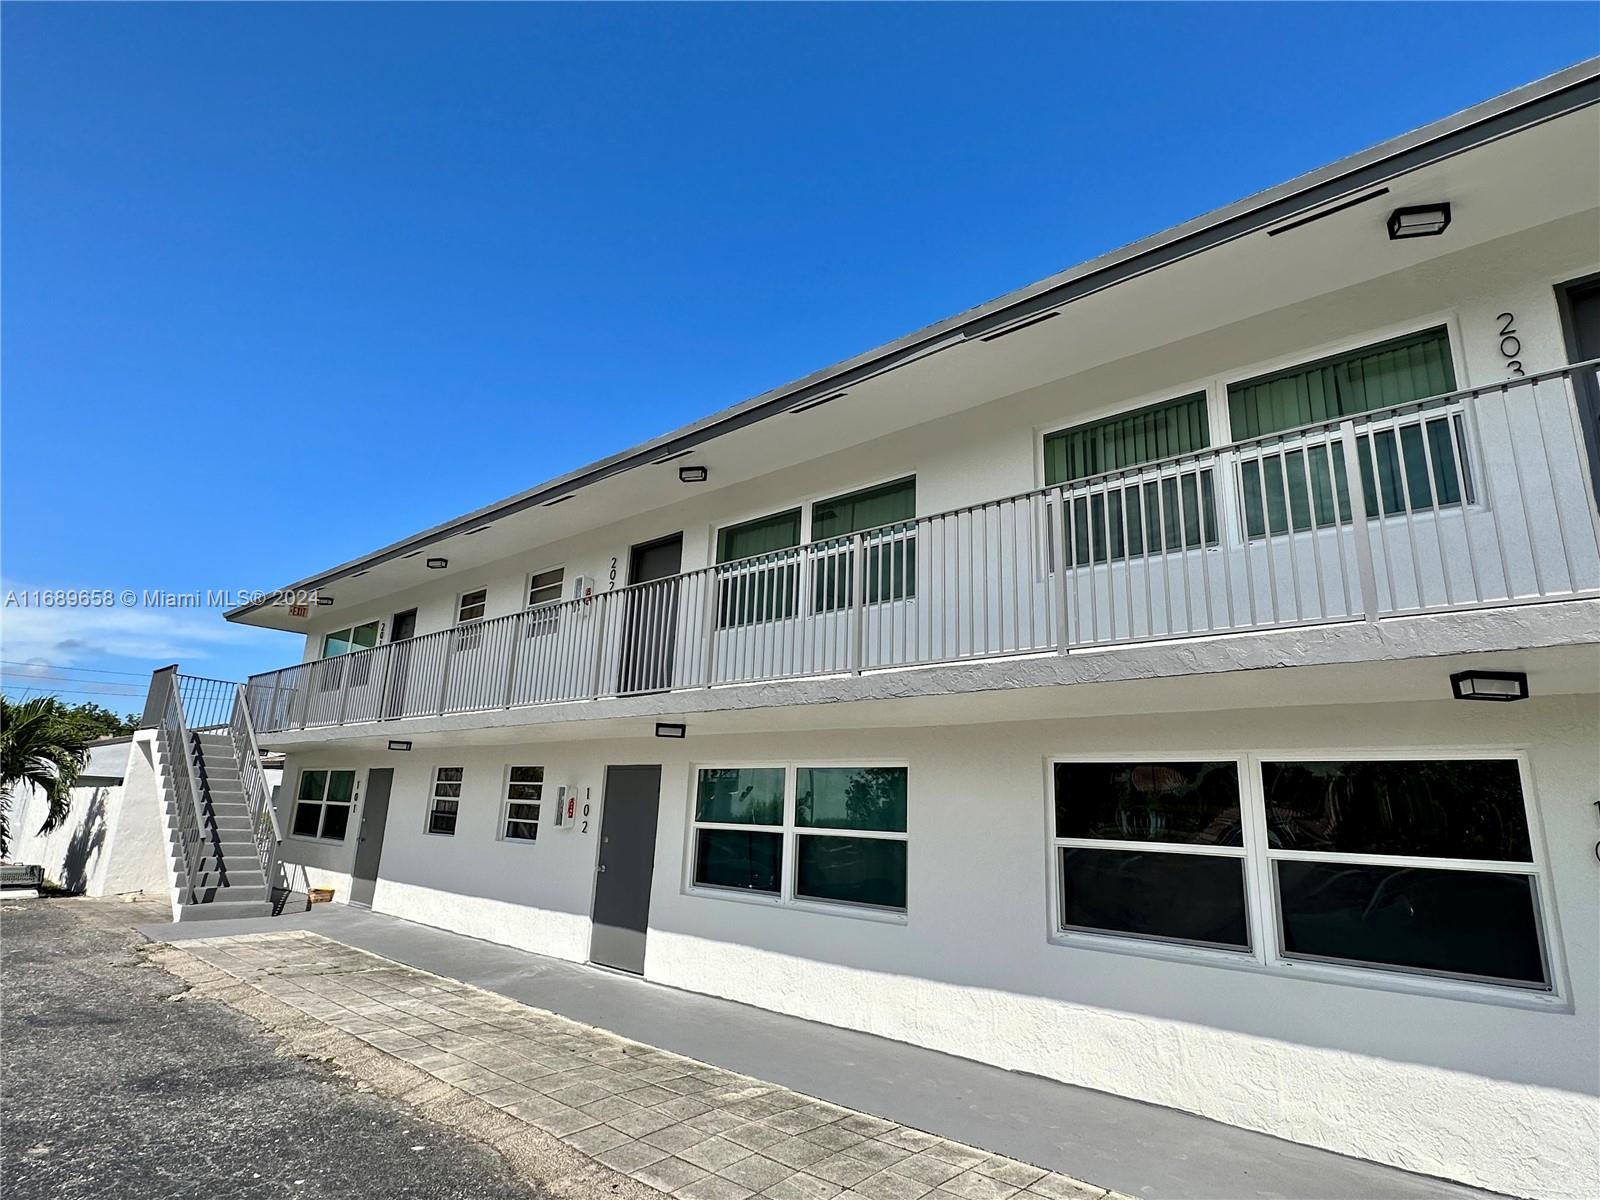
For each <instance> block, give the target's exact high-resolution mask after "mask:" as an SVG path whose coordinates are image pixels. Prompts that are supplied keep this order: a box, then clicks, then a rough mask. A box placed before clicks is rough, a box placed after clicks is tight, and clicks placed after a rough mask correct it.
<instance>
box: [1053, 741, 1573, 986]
mask: <svg viewBox="0 0 1600 1200" xmlns="http://www.w3.org/2000/svg"><path fill="white" fill-rule="evenodd" d="M1235 759H1237V760H1238V761H1240V763H1241V771H1240V776H1239V782H1240V804H1241V808H1240V813H1239V817H1240V823H1241V826H1242V828H1243V831H1244V840H1245V845H1246V849H1247V854H1246V857H1245V885H1246V888H1247V905H1246V907H1247V914H1248V918H1249V929H1250V939H1251V946H1252V950H1251V951H1250V952H1249V953H1242V952H1238V951H1230V950H1219V949H1214V948H1212V947H1208V946H1195V945H1190V944H1186V943H1175V942H1168V941H1162V940H1157V939H1154V938H1144V937H1139V936H1134V935H1119V934H1101V933H1090V932H1081V931H1077V930H1065V929H1063V928H1062V925H1061V893H1060V875H1059V866H1058V851H1057V844H1058V841H1060V840H1066V841H1075V839H1057V838H1056V836H1055V764H1056V763H1058V762H1065V763H1073V762H1101V763H1105V762H1151V763H1159V762H1227V761H1232V760H1235ZM1451 759H1464V760H1472V761H1483V760H1490V759H1498V760H1510V761H1514V762H1516V763H1517V766H1518V777H1519V781H1520V784H1521V787H1522V802H1523V810H1524V813H1525V815H1526V818H1527V822H1528V842H1529V846H1530V849H1531V851H1532V862H1531V863H1512V864H1503V863H1499V862H1490V861H1483V862H1475V861H1473V860H1465V859H1430V858H1420V857H1407V856H1402V855H1341V854H1327V853H1323V852H1312V851H1280V850H1271V851H1269V848H1268V846H1267V830H1266V806H1265V797H1264V795H1263V790H1262V778H1261V765H1262V764H1263V763H1265V762H1340V761H1360V760H1384V761H1413V762H1415V761H1446V760H1451ZM1044 821H1045V834H1046V837H1045V844H1046V847H1047V849H1046V862H1045V869H1046V872H1047V876H1046V886H1047V888H1048V895H1049V897H1050V901H1049V904H1048V906H1047V908H1048V912H1047V914H1046V925H1047V928H1046V932H1045V940H1046V941H1047V942H1049V943H1050V944H1051V945H1054V946H1057V947H1060V948H1063V949H1068V950H1086V951H1092V952H1107V953H1116V954H1127V955H1132V956H1135V957H1140V958H1157V959H1165V960H1169V961H1177V962H1187V963H1194V964H1203V965H1207V966H1213V967H1222V968H1225V969H1232V970H1241V971H1246V972H1250V973H1254V974H1263V975H1270V976H1276V977H1278V978H1296V979H1307V980H1315V981H1318V982H1324V983H1330V984H1338V985H1344V986H1349V987H1358V988H1365V989H1368V990H1374V991H1389V992H1403V993H1407V994H1411V995H1425V996H1439V997H1445V998H1449V999H1455V1000H1463V1001H1469V1002H1475V1003H1483V1004H1490V1005H1494V1006H1498V1007H1508V1008H1527V1009H1536V1010H1539V1011H1560V1012H1572V1011H1573V1000H1572V991H1571V985H1570V981H1569V976H1568V970H1567V963H1566V954H1565V944H1564V941H1563V939H1562V936H1561V926H1560V921H1559V917H1558V913H1557V909H1556V904H1555V897H1554V888H1553V885H1552V882H1551V876H1550V857H1549V851H1548V848H1547V844H1546V839H1545V834H1544V826H1543V823H1542V821H1541V820H1540V815H1539V802H1538V795H1537V792H1536V790H1535V788H1534V780H1533V774H1532V771H1531V769H1530V766H1529V760H1528V753H1527V750H1526V748H1524V747H1518V746H1407V747H1392V746H1383V747H1371V746H1324V747H1313V748H1307V747H1304V746H1299V747H1294V748H1284V749H1270V750H1260V749H1255V750H1237V749H1230V750H1224V751H1216V752H1209V751H1205V750H1193V751H1189V752H1185V753H1163V754H1147V753H1144V752H1142V751H1140V750H1137V749H1130V750H1125V751H1121V752H1106V753H1097V754H1058V755H1051V756H1048V757H1046V759H1045V761H1044ZM1114 845H1115V844H1114V843H1108V846H1114ZM1138 846H1139V848H1140V849H1149V848H1150V847H1149V845H1148V844H1146V843H1142V842H1141V843H1138ZM1301 857H1307V858H1316V859H1321V860H1326V861H1331V862H1350V863H1354V864H1360V863H1362V862H1368V861H1370V862H1371V863H1372V864H1374V865H1379V866H1402V867H1403V866H1418V867H1428V866H1444V865H1448V866H1449V867H1450V868H1452V869H1476V870H1481V871H1504V870H1511V871H1514V872H1515V873H1518V874H1526V875H1529V876H1530V877H1532V879H1533V881H1534V898H1535V904H1534V911H1535V914H1536V918H1537V922H1538V932H1539V939H1540V950H1541V953H1542V954H1543V955H1544V958H1545V967H1546V971H1547V974H1548V976H1549V982H1550V986H1549V988H1548V989H1547V990H1545V989H1538V988H1535V987H1530V986H1525V985H1519V984H1516V983H1490V982H1478V981H1475V980H1472V979H1469V978H1463V977H1461V976H1459V975H1450V974H1443V973H1437V972H1429V971H1421V970H1416V969H1412V968H1406V967H1387V966H1382V965H1380V964H1361V965H1354V964H1346V963H1336V962H1331V961H1328V960H1325V959H1311V958H1294V957H1289V956H1287V955H1285V954H1284V953H1283V952H1282V949H1281V947H1282V944H1283V942H1282V934H1281V931H1280V928H1279V910H1278V905H1277V883H1276V878H1275V872H1274V871H1273V870H1272V867H1271V863H1272V861H1273V860H1275V859H1277V858H1301Z"/></svg>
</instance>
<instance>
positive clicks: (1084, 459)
mask: <svg viewBox="0 0 1600 1200" xmlns="http://www.w3.org/2000/svg"><path fill="white" fill-rule="evenodd" d="M1210 445H1211V429H1210V424H1209V418H1208V415H1207V411H1206V397H1205V393H1204V392H1197V393H1195V394H1194V395H1192V396H1184V397H1182V398H1180V399H1177V400H1169V401H1165V402H1163V403H1161V404H1152V405H1150V406H1148V407H1146V408H1140V409H1136V410H1134V411H1132V412H1126V413H1118V414H1117V415H1116V416H1113V417H1107V418H1105V419H1104V420H1100V421H1091V422H1089V423H1088V424H1086V425H1075V426H1073V427H1071V428H1070V429H1063V430H1061V431H1059V432H1057V433H1052V434H1050V435H1048V436H1047V437H1046V438H1045V439H1044V478H1045V483H1047V484H1049V485H1051V486H1055V485H1056V484H1063V485H1067V486H1066V487H1065V491H1066V492H1067V495H1068V509H1067V513H1066V516H1065V523H1066V530H1065V534H1066V546H1067V561H1068V563H1069V564H1071V565H1072V566H1083V565H1086V564H1088V563H1096V562H1099V563H1103V562H1107V561H1116V560H1118V559H1122V558H1127V557H1130V556H1133V557H1137V556H1142V555H1145V554H1159V553H1162V552H1163V551H1167V550H1181V549H1183V548H1185V547H1196V546H1206V545H1213V544H1215V543H1216V541H1217V499H1216V490H1215V485H1214V483H1213V480H1212V473H1211V469H1210V468H1209V467H1200V468H1194V467H1191V468H1189V469H1183V468H1181V467H1180V468H1179V469H1177V470H1173V471H1170V472H1166V473H1160V472H1157V471H1149V472H1139V471H1136V470H1135V468H1138V467H1141V466H1143V465H1145V464H1146V463H1153V462H1157V461H1159V460H1161V459H1167V458H1174V457H1177V456H1180V455H1185V454H1194V453H1197V452H1199V451H1202V450H1204V449H1206V448H1207V447H1209V446H1210ZM1115 472H1129V474H1127V475H1126V476H1122V477H1120V478H1116V479H1111V480H1107V481H1104V482H1103V483H1102V484H1096V485H1092V486H1090V487H1088V488H1074V487H1072V486H1071V485H1073V484H1075V483H1079V482H1080V481H1083V480H1091V479H1096V478H1097V477H1099V476H1102V475H1107V474H1112V473H1115Z"/></svg>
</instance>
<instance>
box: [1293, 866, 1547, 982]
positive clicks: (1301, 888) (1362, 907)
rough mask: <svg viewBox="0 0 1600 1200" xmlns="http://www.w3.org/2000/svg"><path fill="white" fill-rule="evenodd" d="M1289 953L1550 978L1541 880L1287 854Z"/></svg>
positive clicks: (1485, 974)
mask: <svg viewBox="0 0 1600 1200" xmlns="http://www.w3.org/2000/svg"><path fill="white" fill-rule="evenodd" d="M1276 866H1277V871H1278V892H1279V898H1280V903H1281V905H1282V909H1283V942H1284V950H1285V952H1286V953H1288V954H1296V955H1303V956H1309V957H1316V958H1332V959H1343V960H1346V961H1352V962H1363V963H1376V964H1379V965H1384V966H1395V967H1409V968H1412V969H1421V970H1425V971H1445V972H1449V973H1451V974H1457V975H1472V976H1479V977H1488V978H1491V979H1506V980H1515V981H1518V982H1522V983H1531V984H1544V983H1546V982H1547V980H1546V978H1545V971H1544V962H1543V958H1542V956H1541V954H1540V951H1539V930H1538V922H1537V919H1536V917H1535V914H1534V894H1533V880H1532V879H1530V878H1529V877H1527V876H1525V875H1510V874H1502V873H1500V872H1491V871H1449V870H1439V869H1425V868H1421V867H1370V866H1353V865H1350V864H1346V863H1320V862H1278V863H1277V864H1276Z"/></svg>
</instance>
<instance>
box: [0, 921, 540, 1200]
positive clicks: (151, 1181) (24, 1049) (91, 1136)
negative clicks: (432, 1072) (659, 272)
mask: <svg viewBox="0 0 1600 1200" xmlns="http://www.w3.org/2000/svg"><path fill="white" fill-rule="evenodd" d="M142 907H143V906H139V907H138V908H136V907H131V906H119V905H104V904H96V903H90V902H83V901H74V900H49V899H45V900H22V901H13V902H10V903H5V904H0V953H3V958H0V992H3V1000H4V1008H3V1010H0V1022H3V1027H0V1169H3V1175H4V1179H5V1194H6V1197H7V1200H45V1198H47V1197H48V1198H50V1200H76V1198H78V1197H84V1198H88V1197H93V1198H94V1200H103V1198H104V1197H110V1196H114V1197H117V1198H118V1200H142V1198H144V1197H150V1198H152V1200H153V1198H155V1197H162V1198H168V1197H179V1196H184V1197H191V1196H207V1195H216V1196H229V1197H239V1198H241V1200H252V1198H255V1197H263V1198H265V1197H271V1198H273V1200H277V1198H280V1197H301V1196H304V1197H316V1198H318V1200H329V1198H333V1197H366V1196H372V1197H385V1198H388V1197H396V1198H399V1197H405V1198H415V1200H428V1198H438V1200H446V1198H448V1200H459V1198H460V1197H467V1196H470V1197H473V1198H474V1200H502V1198H504V1200H511V1198H513V1197H515V1198H517V1200H527V1198H528V1197H530V1196H540V1195H541V1193H539V1192H537V1191H534V1190H532V1189H530V1188H529V1187H528V1186H527V1185H526V1184H525V1183H523V1182H522V1181H521V1180H520V1179H519V1178H518V1176H517V1175H516V1174H515V1173H514V1172H513V1171H512V1170H511V1169H510V1167H508V1165H507V1164H506V1162H505V1160H504V1159H502V1158H501V1156H500V1155H499V1154H498V1153H496V1152H495V1151H494V1150H492V1149H490V1148H488V1147H486V1146H483V1145H481V1144H479V1143H478V1142H475V1141H473V1140H471V1139H470V1138H468V1137H466V1136H464V1135H463V1134H461V1133H458V1132H455V1131H453V1130H448V1129H444V1128H442V1127H439V1126H435V1125H432V1124H430V1123H429V1122H428V1121H426V1120H425V1119H423V1118H421V1117H420V1116H419V1115H418V1114H417V1113H415V1112H414V1111H411V1110H409V1109H408V1108H406V1107H405V1106H403V1105H402V1104H400V1103H398V1102H396V1101H393V1100H389V1099H385V1098H383V1097H380V1096H377V1095H372V1094H364V1093H362V1092H361V1091H359V1090H357V1088H356V1087H355V1086H354V1085H353V1084H351V1083H350V1082H349V1081H346V1080H341V1079H340V1078H339V1077H338V1076H337V1075H336V1074H335V1073H334V1071H333V1070H332V1069H331V1068H328V1067H325V1066H323V1065H320V1064H317V1063H313V1062H308V1061H305V1060H303V1059H299V1058H294V1057H289V1056H287V1055H284V1054H282V1053H280V1052H279V1048H278V1043H277V1042H276V1041H275V1040H274V1039H273V1038H272V1037H270V1036H269V1035H268V1034H266V1033H265V1032H263V1030H262V1029H261V1027H260V1026H258V1025H257V1024H256V1023H255V1022H254V1021H252V1020H251V1019H250V1018H248V1017H245V1016H243V1015H241V1014H239V1013H236V1012H234V1011H232V1010H231V1009H229V1008H226V1007H224V1006H223V1005H221V1004H218V1003H216V1002H214V1001H211V1000H207V999H193V1000H186V999H184V994H185V985H184V984H183V983H181V982H180V981H179V980H178V979H176V978H175V977H173V976H172V975H169V974H168V973H167V972H165V971H163V970H161V969H159V968H158V967H156V966H154V965H153V964H151V963H150V962H149V961H148V959H147V956H146V955H145V954H144V953H141V952H140V951H139V950H138V947H140V946H142V945H144V941H143V939H142V938H140V937H139V935H138V934H137V933H135V932H134V930H133V928H132V926H133V925H134V924H136V923H137V922H138V921H140V920H146V921H149V920H163V919H166V912H165V910H164V909H162V910H159V911H157V910H151V911H150V912H147V913H141V912H140V911H139V909H140V908H142ZM119 910H121V911H119Z"/></svg>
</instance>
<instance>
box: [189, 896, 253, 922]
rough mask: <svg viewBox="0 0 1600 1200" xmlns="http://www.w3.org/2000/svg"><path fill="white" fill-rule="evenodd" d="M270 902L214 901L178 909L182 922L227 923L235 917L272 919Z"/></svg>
mask: <svg viewBox="0 0 1600 1200" xmlns="http://www.w3.org/2000/svg"><path fill="white" fill-rule="evenodd" d="M271 915H272V901H270V900H213V901H211V902H210V903H209V904H184V905H182V906H180V907H179V909H178V920H180V921H225V920H228V919H229V918H233V917H270V916H271Z"/></svg>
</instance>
